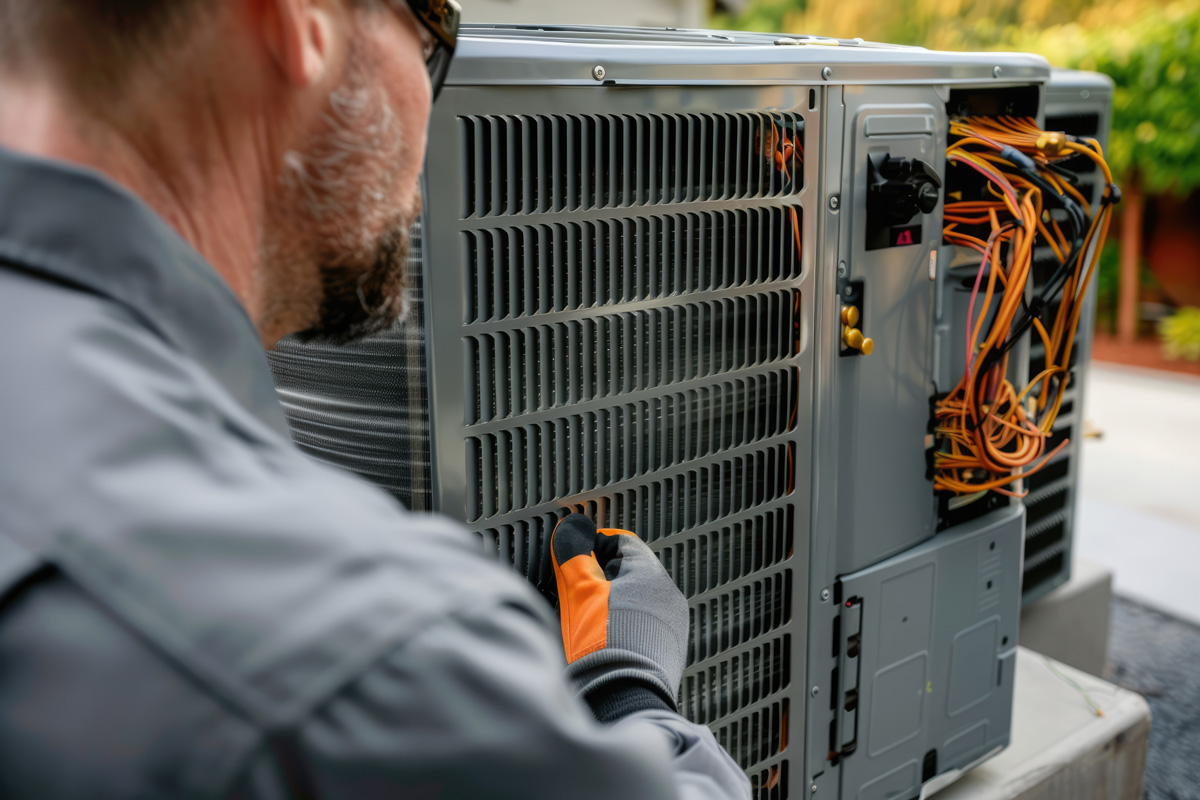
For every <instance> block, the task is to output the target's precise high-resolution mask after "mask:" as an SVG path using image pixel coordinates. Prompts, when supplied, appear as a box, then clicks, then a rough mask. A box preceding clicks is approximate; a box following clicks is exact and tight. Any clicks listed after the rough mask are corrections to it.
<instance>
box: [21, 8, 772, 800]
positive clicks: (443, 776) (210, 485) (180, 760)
mask: <svg viewBox="0 0 1200 800" xmlns="http://www.w3.org/2000/svg"><path fill="white" fill-rule="evenodd" d="M453 12H454V8H453V7H451V6H448V5H447V4H446V2H445V0H424V2H417V0H413V1H412V3H411V4H410V5H406V4H405V3H404V2H402V0H386V1H385V0H0V333H2V336H0V797H4V798H5V799H6V800H26V799H27V798H28V799H30V800H33V799H34V798H36V800H66V799H67V798H87V799H88V800H110V799H111V800H116V799H117V798H160V797H161V798H318V797H321V798H357V799H359V800H371V799H372V798H384V797H386V798H479V797H510V798H563V797H571V798H608V797H612V798H621V799H622V800H632V799H633V798H664V797H671V796H679V797H687V798H710V797H713V798H715V797H735V796H747V795H748V794H749V786H748V783H747V781H746V778H745V776H744V775H743V774H742V773H741V772H740V771H739V770H738V769H737V767H736V765H735V764H734V763H733V762H732V761H731V760H730V759H729V757H728V756H727V755H726V754H725V753H723V752H722V751H721V749H720V748H719V747H718V746H717V744H716V742H715V741H714V739H713V737H712V736H711V734H710V733H709V732H708V731H707V730H706V729H704V728H701V727H698V726H694V725H691V724H689V723H687V722H686V721H685V720H683V719H682V718H680V717H679V716H678V715H677V714H676V713H675V712H674V710H673V704H674V694H675V693H676V692H677V690H678V686H679V680H680V672H681V670H682V666H683V662H684V655H685V647H686V640H687V631H688V620H687V608H686V603H685V602H684V601H683V598H682V597H681V596H680V595H679V593H678V592H677V591H676V589H675V588H674V586H673V585H672V584H671V582H670V580H669V578H668V577H667V575H666V573H665V572H664V571H663V570H662V568H661V566H659V565H658V563H657V561H656V560H655V559H654V558H653V556H652V555H651V554H650V552H649V550H648V549H647V548H646V547H645V545H644V544H642V543H641V542H640V541H639V540H637V539H636V537H633V536H626V535H622V533H621V532H616V531H596V530H595V527H594V526H593V525H591V523H589V522H587V521H586V520H584V519H583V518H581V517H578V516H575V517H570V518H568V519H567V520H565V521H564V522H563V523H562V524H560V526H559V529H558V530H557V531H556V532H555V535H554V540H553V548H552V549H553V552H554V559H555V571H556V575H557V578H558V589H559V597H560V604H561V607H562V609H563V611H562V620H561V629H562V633H563V639H564V642H565V646H566V647H567V648H568V652H567V654H566V655H567V660H568V662H569V663H568V664H567V665H566V666H565V667H564V657H563V656H564V654H563V649H562V648H563V646H564V644H563V643H560V642H559V641H558V639H557V635H556V634H555V633H554V630H553V629H554V626H555V625H556V624H557V623H556V622H555V621H554V620H553V619H552V618H551V612H550V610H549V607H548V606H547V605H546V603H545V602H544V601H543V600H542V599H541V598H540V597H539V596H537V595H536V594H535V593H534V592H533V591H532V589H531V588H530V587H529V586H527V585H526V584H524V583H523V582H522V581H520V580H519V579H518V578H517V577H515V576H514V575H511V574H509V573H508V572H507V571H505V570H502V569H501V568H500V567H498V566H495V565H493V564H491V563H489V562H486V561H485V560H483V559H482V558H481V557H479V556H477V555H476V552H475V546H474V545H473V543H472V540H471V538H470V537H469V536H468V534H466V533H465V532H464V531H462V530H460V529H459V528H458V527H457V526H455V525H453V524H451V523H449V522H447V521H444V520H439V519H436V518H429V517H417V516H412V515H409V514H407V513H406V512H404V511H403V510H402V509H399V508H397V507H396V506H395V505H394V503H393V502H392V501H391V500H390V499H388V498H387V497H386V496H384V495H383V494H381V493H380V492H378V491H376V490H375V489H373V488H371V487H369V486H367V485H365V484H363V483H362V482H360V481H358V480H356V479H354V478H352V477H350V476H347V475H344V474H341V473H338V472H336V471H333V470H330V469H328V468H325V467H322V466H320V465H318V464H315V463H313V462H311V461H310V460H308V459H306V458H305V457H303V456H302V455H301V454H300V453H299V452H298V451H297V450H296V449H295V448H294V447H293V446H292V444H291V442H290V440H289V439H288V436H287V429H286V425H285V423H284V420H283V416H282V413H281V411H280V409H279V406H278V404H277V402H276V400H275V396H274V391H273V388H272V385H271V379H270V374H269V372H268V370H267V365H266V360H265V356H264V353H263V350H262V346H261V344H262V343H265V344H267V345H271V344H272V343H274V342H275V341H276V340H278V339H279V338H280V337H281V336H283V335H285V334H288V333H290V332H302V334H303V335H306V336H319V337H327V338H332V339H347V338H352V337H354V336H358V335H363V334H365V333H369V332H371V331H375V330H379V329H381V328H383V327H385V326H387V325H390V324H391V323H392V322H393V321H394V320H395V319H396V317H397V315H398V314H399V313H400V311H401V309H400V308H399V303H398V302H396V298H397V297H398V296H399V290H400V288H401V287H402V286H403V283H404V275H403V268H402V265H403V264H404V255H405V251H406V249H407V242H406V240H405V233H406V231H407V230H408V228H409V225H410V224H411V222H412V220H413V219H414V216H415V215H416V213H417V209H418V204H419V200H418V194H417V190H416V186H417V173H418V170H419V169H420V165H421V162H422V158H423V154H424V149H425V126H426V121H427V116H428V111H429V105H430V99H431V95H432V94H433V93H434V92H435V91H436V87H435V86H433V85H432V83H439V84H440V80H441V77H442V76H444V74H445V67H446V62H447V60H448V57H449V52H450V49H451V48H452V46H453V43H454V34H455V30H456V18H455V16H454V13H453ZM427 70H428V71H427ZM430 72H432V74H433V78H434V80H433V82H431V80H430V77H429V73H430ZM435 177H436V176H435Z"/></svg>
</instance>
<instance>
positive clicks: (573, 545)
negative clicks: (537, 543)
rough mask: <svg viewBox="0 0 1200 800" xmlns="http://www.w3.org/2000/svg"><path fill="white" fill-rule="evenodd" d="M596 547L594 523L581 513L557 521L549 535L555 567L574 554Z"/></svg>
mask: <svg viewBox="0 0 1200 800" xmlns="http://www.w3.org/2000/svg"><path fill="white" fill-rule="evenodd" d="M595 549H596V523H594V522H592V521H591V520H590V519H588V518H587V517H585V516H584V515H583V514H571V515H570V516H567V517H564V518H563V519H561V520H559V521H558V524H557V525H555V526H554V533H552V534H551V535H550V553H551V555H552V557H553V558H554V566H555V568H556V569H557V568H558V567H561V566H562V565H563V564H565V563H567V562H568V561H570V560H571V559H572V558H575V557H576V556H585V555H587V554H589V553H591V552H592V551H593V550H595Z"/></svg>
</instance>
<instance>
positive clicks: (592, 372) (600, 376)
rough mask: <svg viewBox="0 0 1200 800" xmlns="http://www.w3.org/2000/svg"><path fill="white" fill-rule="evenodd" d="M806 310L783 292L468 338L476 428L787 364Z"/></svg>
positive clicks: (471, 413)
mask: <svg viewBox="0 0 1200 800" xmlns="http://www.w3.org/2000/svg"><path fill="white" fill-rule="evenodd" d="M798 305H799V295H798V294H797V293H796V292H794V291H790V290H780V291H774V292H764V293H760V294H753V295H743V296H738V297H725V298H721V299H717V300H711V301H705V302H698V303H688V304H685V305H674V306H669V307H665V308H650V309H646V310H644V311H631V312H626V313H622V314H610V315H604V316H598V317H589V318H586V319H580V320H571V321H568V322H558V323H552V324H546V325H538V326H536V327H523V328H517V329H514V330H507V331H498V332H496V333H488V334H478V335H475V336H471V337H468V338H467V351H468V358H469V361H470V363H469V368H470V376H471V380H472V381H473V383H474V386H473V387H472V388H473V392H472V394H473V397H474V403H473V404H471V406H469V407H468V409H467V411H468V415H469V416H470V417H471V419H470V420H469V422H470V423H471V424H477V423H481V422H489V421H491V420H496V419H502V418H506V417H510V416H515V415H519V414H528V413H531V412H535V411H543V410H546V409H550V408H556V407H561V406H566V405H571V404H575V403H583V402H588V401H592V400H602V399H606V398H613V397H617V396H620V395H625V394H629V393H631V392H638V391H646V390H651V389H656V388H659V387H663V386H669V385H671V384H676V383H680V382H683V381H693V380H699V379H706V378H714V377H718V376H721V375H724V374H727V373H730V372H733V371H736V370H742V369H747V368H750V367H759V366H764V365H769V364H773V363H776V362H779V361H782V360H784V359H787V358H790V357H791V356H792V355H794V352H795V347H796V335H795V325H796V324H797V322H798V319H797V316H798V315H797V311H796V308H797V306H798Z"/></svg>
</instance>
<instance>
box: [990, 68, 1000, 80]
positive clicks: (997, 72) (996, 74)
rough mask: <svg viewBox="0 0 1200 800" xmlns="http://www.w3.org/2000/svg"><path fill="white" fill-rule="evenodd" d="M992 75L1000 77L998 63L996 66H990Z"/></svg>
mask: <svg viewBox="0 0 1200 800" xmlns="http://www.w3.org/2000/svg"><path fill="white" fill-rule="evenodd" d="M992 77H993V78H999V77H1000V67H999V65H997V66H995V67H992Z"/></svg>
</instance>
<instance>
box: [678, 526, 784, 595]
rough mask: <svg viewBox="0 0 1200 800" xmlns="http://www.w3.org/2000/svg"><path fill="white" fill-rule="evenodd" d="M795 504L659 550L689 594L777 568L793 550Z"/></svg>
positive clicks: (681, 586) (705, 590)
mask: <svg viewBox="0 0 1200 800" xmlns="http://www.w3.org/2000/svg"><path fill="white" fill-rule="evenodd" d="M794 525H795V518H794V512H793V510H792V507H791V506H788V507H786V508H777V509H774V510H772V511H769V512H766V513H763V514H757V515H755V516H753V517H750V518H749V519H744V520H740V521H738V522H735V523H732V524H729V525H724V526H722V527H720V528H718V529H716V530H713V531H702V532H699V533H697V534H696V535H694V536H691V537H688V538H687V539H686V540H684V541H681V542H679V543H677V544H674V545H671V546H668V547H665V548H663V549H662V550H661V551H659V557H660V558H661V559H662V561H663V565H664V566H665V567H666V568H667V571H668V572H669V573H671V575H672V577H674V578H675V583H676V585H677V586H679V589H680V591H682V592H683V593H684V595H685V596H687V597H689V598H691V597H695V596H697V595H701V594H704V593H705V592H708V591H710V590H712V589H715V588H717V587H720V586H724V585H725V584H728V583H730V582H732V581H736V580H740V579H742V578H745V577H747V576H749V575H753V574H755V573H757V572H760V571H761V570H764V569H768V568H770V567H773V566H774V565H776V564H779V563H781V562H782V561H784V560H785V559H787V558H790V557H791V555H792V532H793V530H794Z"/></svg>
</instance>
